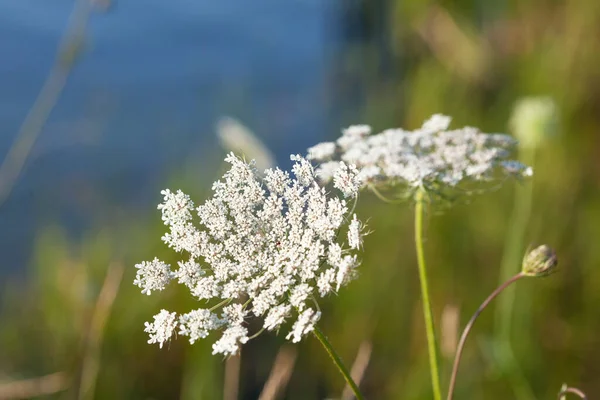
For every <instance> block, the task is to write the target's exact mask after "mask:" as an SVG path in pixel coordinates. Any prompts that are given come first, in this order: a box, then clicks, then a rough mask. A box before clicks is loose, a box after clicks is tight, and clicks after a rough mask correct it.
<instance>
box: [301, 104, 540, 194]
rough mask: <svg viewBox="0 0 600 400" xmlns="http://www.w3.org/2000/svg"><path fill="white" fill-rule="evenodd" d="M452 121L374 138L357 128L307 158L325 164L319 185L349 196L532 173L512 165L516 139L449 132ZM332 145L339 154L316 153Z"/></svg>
mask: <svg viewBox="0 0 600 400" xmlns="http://www.w3.org/2000/svg"><path fill="white" fill-rule="evenodd" d="M450 121H451V119H450V117H447V116H444V115H440V114H436V115H433V116H432V117H431V118H430V119H428V120H427V121H425V123H424V124H423V126H422V127H421V128H419V129H416V130H414V131H405V130H403V129H387V130H385V131H383V132H381V133H378V134H374V135H371V134H370V133H371V129H370V128H369V127H367V126H365V125H358V126H353V127H350V128H348V129H346V130H344V131H343V134H342V136H341V137H340V138H339V139H338V140H337V141H336V142H326V143H321V144H318V145H316V146H314V147H312V148H311V149H310V150H309V158H311V160H313V161H314V162H320V163H321V164H319V165H317V167H316V174H317V176H318V177H319V179H320V180H321V181H323V182H328V181H330V180H333V182H334V187H336V188H338V189H340V190H342V192H343V193H345V194H346V193H348V194H351V195H354V193H352V192H351V191H350V190H349V187H352V186H353V185H355V184H358V185H360V186H361V187H375V186H379V185H386V186H389V185H402V186H404V187H407V188H409V189H417V188H422V189H425V190H428V189H435V190H436V191H443V190H445V189H453V188H459V187H463V186H464V185H468V184H472V183H478V182H484V181H492V180H495V179H497V178H498V177H499V176H500V177H526V176H530V175H531V174H532V173H533V171H532V170H531V168H529V167H528V166H526V165H523V164H521V163H519V162H518V161H514V160H510V158H509V157H510V155H511V150H513V148H514V147H515V145H516V144H517V142H516V140H514V139H513V138H512V137H510V136H508V135H503V134H486V133H482V132H480V131H479V130H478V129H477V128H472V127H465V128H461V129H455V130H448V127H449V125H450ZM332 146H335V149H336V154H335V155H331V154H330V152H329V151H328V152H321V151H316V150H315V149H331V147H332ZM320 154H324V155H326V156H324V157H319V156H320ZM339 162H343V163H339ZM336 163H337V164H336ZM350 169H352V171H351V173H352V176H355V177H356V178H355V179H356V181H355V182H351V183H350V182H349V181H348V179H345V175H346V174H347V173H348V171H350ZM346 185H347V186H346Z"/></svg>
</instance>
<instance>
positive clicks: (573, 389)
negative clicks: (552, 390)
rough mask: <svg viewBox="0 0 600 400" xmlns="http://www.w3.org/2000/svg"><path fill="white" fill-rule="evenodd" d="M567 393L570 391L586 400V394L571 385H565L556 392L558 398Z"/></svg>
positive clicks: (559, 399) (560, 399)
mask: <svg viewBox="0 0 600 400" xmlns="http://www.w3.org/2000/svg"><path fill="white" fill-rule="evenodd" d="M567 393H572V394H574V395H577V396H579V397H580V398H581V399H583V400H587V396H586V395H585V393H583V391H582V390H580V389H577V388H573V387H567V388H565V389H562V390H561V391H560V393H559V394H558V400H562V399H563V398H564V396H565V395H566V394H567Z"/></svg>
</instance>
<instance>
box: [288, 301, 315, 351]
mask: <svg viewBox="0 0 600 400" xmlns="http://www.w3.org/2000/svg"><path fill="white" fill-rule="evenodd" d="M320 318H321V313H320V312H319V311H315V310H313V309H312V308H307V309H306V310H304V311H303V312H302V314H300V316H299V317H298V320H297V321H296V322H295V323H294V325H293V326H292V331H291V332H290V333H288V335H287V336H286V337H285V338H286V339H288V340H290V338H291V339H292V342H294V343H298V342H299V341H300V340H301V339H302V337H303V336H304V335H306V334H307V333H310V332H312V331H313V330H314V328H315V324H316V323H317V322H318V321H319V319H320Z"/></svg>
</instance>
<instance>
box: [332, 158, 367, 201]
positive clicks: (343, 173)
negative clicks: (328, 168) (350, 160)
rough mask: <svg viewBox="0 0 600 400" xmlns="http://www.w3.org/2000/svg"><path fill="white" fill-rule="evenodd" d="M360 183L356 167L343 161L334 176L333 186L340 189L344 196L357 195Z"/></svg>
mask: <svg viewBox="0 0 600 400" xmlns="http://www.w3.org/2000/svg"><path fill="white" fill-rule="evenodd" d="M360 184H361V182H360V178H359V177H358V170H357V169H356V167H355V166H354V165H348V164H346V163H345V162H343V161H342V162H340V165H339V168H338V170H337V171H336V173H335V174H334V176H333V186H334V187H335V188H336V189H339V190H340V191H341V192H342V193H343V194H344V197H356V195H357V194H358V190H359V189H360Z"/></svg>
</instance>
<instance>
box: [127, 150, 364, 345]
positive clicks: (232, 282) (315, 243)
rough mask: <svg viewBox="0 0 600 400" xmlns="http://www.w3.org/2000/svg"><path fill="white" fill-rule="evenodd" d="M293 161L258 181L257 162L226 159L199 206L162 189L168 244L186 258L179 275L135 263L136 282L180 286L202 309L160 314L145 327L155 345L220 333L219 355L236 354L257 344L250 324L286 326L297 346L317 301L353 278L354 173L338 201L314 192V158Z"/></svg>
mask: <svg viewBox="0 0 600 400" xmlns="http://www.w3.org/2000/svg"><path fill="white" fill-rule="evenodd" d="M291 158H292V161H294V165H293V168H292V176H290V174H289V173H288V172H284V171H282V170H280V169H268V170H266V171H265V172H264V176H263V177H260V176H259V175H258V173H257V171H256V169H255V167H254V164H253V163H246V162H244V161H243V160H241V159H239V158H237V157H236V156H234V155H233V154H229V155H228V156H227V158H226V159H225V161H226V162H228V163H229V164H230V165H231V167H230V169H229V171H228V172H226V173H225V175H224V176H223V178H222V179H221V180H219V181H217V182H215V183H214V184H213V187H212V189H213V192H214V193H213V196H212V197H211V198H210V199H209V200H207V201H206V202H205V203H204V204H202V205H200V206H199V207H196V206H195V205H194V203H193V202H192V200H191V199H190V198H189V196H187V195H186V194H184V193H182V192H181V191H177V192H175V193H173V192H171V191H169V190H164V191H162V194H163V196H164V201H163V203H161V204H160V205H159V206H158V208H159V209H160V210H161V212H162V220H163V222H164V224H165V225H166V226H167V227H168V228H169V230H168V232H167V233H166V234H165V235H164V236H163V237H162V239H163V241H164V242H165V243H166V244H167V245H168V246H169V247H171V248H172V249H174V250H175V251H177V252H181V253H183V254H185V257H184V259H183V260H182V261H179V262H178V266H177V267H176V268H174V269H173V268H172V267H171V266H169V265H168V264H166V263H164V262H162V261H160V260H158V259H154V260H153V261H151V262H142V263H140V264H137V265H136V268H137V276H136V279H135V282H134V283H135V284H136V285H137V286H139V287H140V288H141V289H142V293H145V294H150V293H151V292H153V291H160V290H163V289H164V288H165V287H166V286H167V284H168V283H169V282H170V281H173V280H175V281H177V282H178V283H180V284H183V285H184V286H186V287H187V288H188V289H189V290H190V292H191V294H192V295H193V296H194V297H196V298H197V299H198V300H199V301H201V302H203V303H205V304H206V306H205V307H201V308H199V309H197V310H193V311H191V312H189V313H186V314H182V315H178V314H177V313H174V312H169V311H166V310H162V311H161V312H160V313H159V314H157V315H156V316H155V317H154V321H153V322H149V323H146V332H148V333H149V334H150V340H149V343H159V344H160V345H161V346H162V345H163V344H164V343H165V342H167V341H168V340H169V339H170V338H171V336H172V335H173V334H175V333H177V334H179V335H183V336H187V337H188V338H189V341H190V342H191V343H194V342H195V341H196V340H198V339H202V338H205V337H206V336H208V335H209V334H210V333H211V332H213V331H219V332H222V333H221V336H220V338H219V339H218V340H217V341H216V342H215V343H214V344H213V353H214V354H223V355H231V354H235V353H237V351H238V350H239V347H240V345H241V344H243V343H246V342H247V341H248V340H249V339H250V338H251V337H253V335H252V334H251V333H249V332H248V328H247V320H248V319H249V318H251V317H260V318H261V319H262V321H263V323H262V324H263V326H262V329H265V330H269V331H273V330H279V329H280V327H281V326H282V325H283V324H284V323H285V322H287V321H289V322H290V323H292V326H291V330H290V331H289V333H288V334H287V336H286V337H287V339H290V340H292V341H293V342H298V341H299V340H301V338H302V337H303V336H304V335H306V334H307V333H309V332H311V331H312V330H313V329H314V324H315V323H316V322H317V321H318V320H319V318H320V316H321V313H320V311H319V310H318V308H317V307H315V304H313V299H314V298H316V297H317V296H320V297H323V296H326V295H328V294H329V293H331V292H336V291H338V290H339V289H340V288H341V287H342V286H344V285H345V284H346V283H348V282H349V281H350V280H351V279H352V278H353V277H354V276H355V275H356V268H357V266H358V265H359V260H358V256H357V252H358V250H359V249H360V247H361V245H362V235H363V234H364V224H363V223H362V222H360V221H359V220H358V219H357V217H356V215H351V214H352V212H351V211H350V210H349V207H348V204H347V203H346V199H347V198H355V197H356V196H357V192H358V189H359V185H360V181H359V180H358V178H357V174H358V171H357V170H356V169H355V168H354V167H352V166H345V165H343V166H342V167H341V168H340V169H339V172H338V173H337V174H336V177H335V179H336V182H337V184H336V188H338V189H339V191H340V192H341V194H342V196H340V197H337V196H333V195H331V194H330V193H328V192H327V191H326V189H325V188H323V187H321V186H319V185H318V183H317V180H316V174H315V171H314V169H313V167H312V165H311V163H310V162H309V161H308V160H306V159H305V158H303V157H301V156H292V157H291ZM341 233H343V234H341ZM209 303H218V304H217V306H213V307H212V308H211V307H210V305H209Z"/></svg>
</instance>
